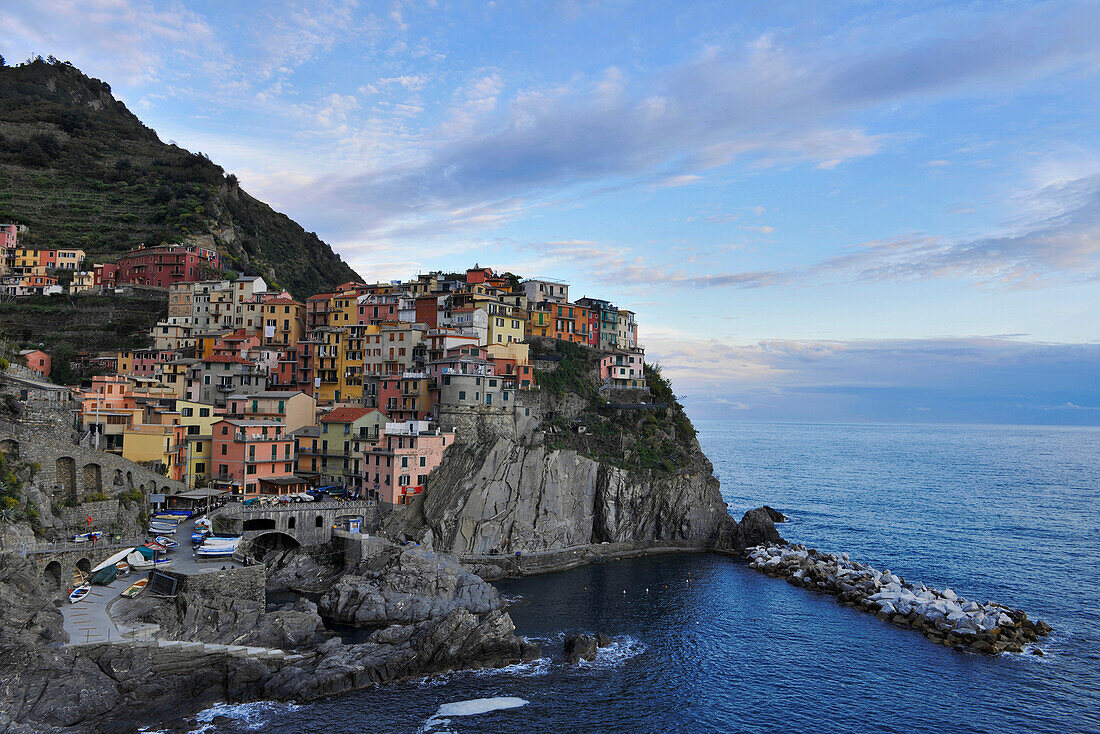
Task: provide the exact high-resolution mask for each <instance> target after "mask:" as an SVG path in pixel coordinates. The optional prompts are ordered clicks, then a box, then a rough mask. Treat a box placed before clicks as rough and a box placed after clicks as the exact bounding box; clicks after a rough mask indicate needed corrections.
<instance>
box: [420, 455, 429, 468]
mask: <svg viewBox="0 0 1100 734" xmlns="http://www.w3.org/2000/svg"><path fill="white" fill-rule="evenodd" d="M427 462H428V457H426V456H421V457H420V466H427V465H428V463H427Z"/></svg>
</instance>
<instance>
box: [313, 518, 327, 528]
mask: <svg viewBox="0 0 1100 734" xmlns="http://www.w3.org/2000/svg"><path fill="white" fill-rule="evenodd" d="M324 526H325V518H324V517H322V516H321V515H318V516H317V519H316V520H315V521H314V522H313V527H315V528H323V527H324Z"/></svg>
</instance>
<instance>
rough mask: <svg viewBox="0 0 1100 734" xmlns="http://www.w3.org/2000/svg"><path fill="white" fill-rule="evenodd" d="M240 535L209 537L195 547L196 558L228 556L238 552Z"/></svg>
mask: <svg viewBox="0 0 1100 734" xmlns="http://www.w3.org/2000/svg"><path fill="white" fill-rule="evenodd" d="M240 542H241V539H240V537H235V538H207V539H206V540H205V541H203V544H202V545H200V546H199V547H198V548H196V549H195V557H196V558H226V557H228V556H231V555H233V554H234V553H236V552H237V546H238V545H239V544H240Z"/></svg>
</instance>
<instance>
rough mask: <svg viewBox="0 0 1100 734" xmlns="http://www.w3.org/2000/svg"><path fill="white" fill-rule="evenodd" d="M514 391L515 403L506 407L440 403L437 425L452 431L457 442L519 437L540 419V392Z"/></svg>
mask: <svg viewBox="0 0 1100 734" xmlns="http://www.w3.org/2000/svg"><path fill="white" fill-rule="evenodd" d="M513 395H515V404H514V405H512V406H509V407H492V406H487V405H481V406H459V405H441V406H439V427H440V428H441V429H443V430H444V431H454V432H455V441H456V442H457V443H465V444H471V443H479V442H488V441H493V440H495V439H497V438H507V439H510V440H513V441H518V440H521V439H522V438H523V437H525V436H528V435H530V433H531V432H532V431H534V430H535V429H536V428H537V427H538V426H539V424H540V423H541V422H542V417H543V401H542V392H541V391H540V390H516V391H515V392H514V393H513Z"/></svg>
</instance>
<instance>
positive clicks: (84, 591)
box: [69, 584, 92, 604]
mask: <svg viewBox="0 0 1100 734" xmlns="http://www.w3.org/2000/svg"><path fill="white" fill-rule="evenodd" d="M91 590H92V589H91V587H90V586H88V585H87V584H83V585H81V586H78V587H76V588H75V589H73V590H72V591H70V592H69V603H70V604H76V603H77V602H78V601H80V600H81V599H83V598H84V597H86V596H88V594H89V593H90V592H91Z"/></svg>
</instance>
